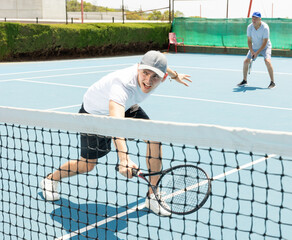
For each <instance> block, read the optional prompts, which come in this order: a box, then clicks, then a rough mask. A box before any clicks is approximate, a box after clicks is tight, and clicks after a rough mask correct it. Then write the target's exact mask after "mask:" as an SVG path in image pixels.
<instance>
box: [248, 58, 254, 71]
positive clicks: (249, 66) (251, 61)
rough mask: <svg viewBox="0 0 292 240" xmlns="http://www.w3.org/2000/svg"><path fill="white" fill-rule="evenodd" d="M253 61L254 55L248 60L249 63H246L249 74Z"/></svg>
mask: <svg viewBox="0 0 292 240" xmlns="http://www.w3.org/2000/svg"><path fill="white" fill-rule="evenodd" d="M253 62H254V57H252V58H251V60H250V62H249V65H248V74H250V71H251V67H252V64H253Z"/></svg>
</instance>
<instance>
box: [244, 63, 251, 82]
mask: <svg viewBox="0 0 292 240" xmlns="http://www.w3.org/2000/svg"><path fill="white" fill-rule="evenodd" d="M249 63H250V59H249V58H246V59H245V60H244V62H243V80H245V81H246V78H247V71H248V65H249Z"/></svg>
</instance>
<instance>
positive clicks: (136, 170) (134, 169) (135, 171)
mask: <svg viewBox="0 0 292 240" xmlns="http://www.w3.org/2000/svg"><path fill="white" fill-rule="evenodd" d="M119 166H120V165H119V164H117V165H116V167H115V168H116V171H119ZM138 172H139V169H136V168H133V169H132V175H133V176H134V177H136V176H137V175H138Z"/></svg>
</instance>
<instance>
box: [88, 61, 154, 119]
mask: <svg viewBox="0 0 292 240" xmlns="http://www.w3.org/2000/svg"><path fill="white" fill-rule="evenodd" d="M149 95H150V94H149V93H148V94H147V93H143V92H142V90H141V88H140V86H139V84H138V65H137V64H136V65H134V66H131V67H128V68H125V69H122V70H118V71H115V72H113V73H110V74H108V75H106V76H104V77H103V78H101V79H100V80H99V81H97V82H96V83H94V84H93V85H92V86H91V87H89V88H88V90H87V91H86V93H85V95H84V97H83V106H84V109H85V111H86V112H88V113H91V114H98V115H109V101H110V100H112V101H114V102H116V103H118V104H120V105H122V106H124V107H125V111H127V110H128V109H129V108H130V107H131V106H133V105H135V104H138V103H140V102H142V101H143V100H144V99H145V98H146V97H148V96H149Z"/></svg>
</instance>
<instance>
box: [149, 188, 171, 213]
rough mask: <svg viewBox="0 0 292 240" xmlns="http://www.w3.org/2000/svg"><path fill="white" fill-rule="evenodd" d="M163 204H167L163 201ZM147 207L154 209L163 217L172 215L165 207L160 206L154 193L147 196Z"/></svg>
mask: <svg viewBox="0 0 292 240" xmlns="http://www.w3.org/2000/svg"><path fill="white" fill-rule="evenodd" d="M162 204H164V205H165V206H167V204H166V203H165V202H162ZM145 207H146V208H149V209H150V210H152V212H154V213H155V214H157V215H159V216H162V217H169V216H170V215H171V213H170V212H168V211H166V210H165V209H164V208H163V207H161V206H160V204H159V203H158V201H157V199H156V198H155V195H154V193H152V194H151V195H150V196H147V197H146V200H145Z"/></svg>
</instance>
